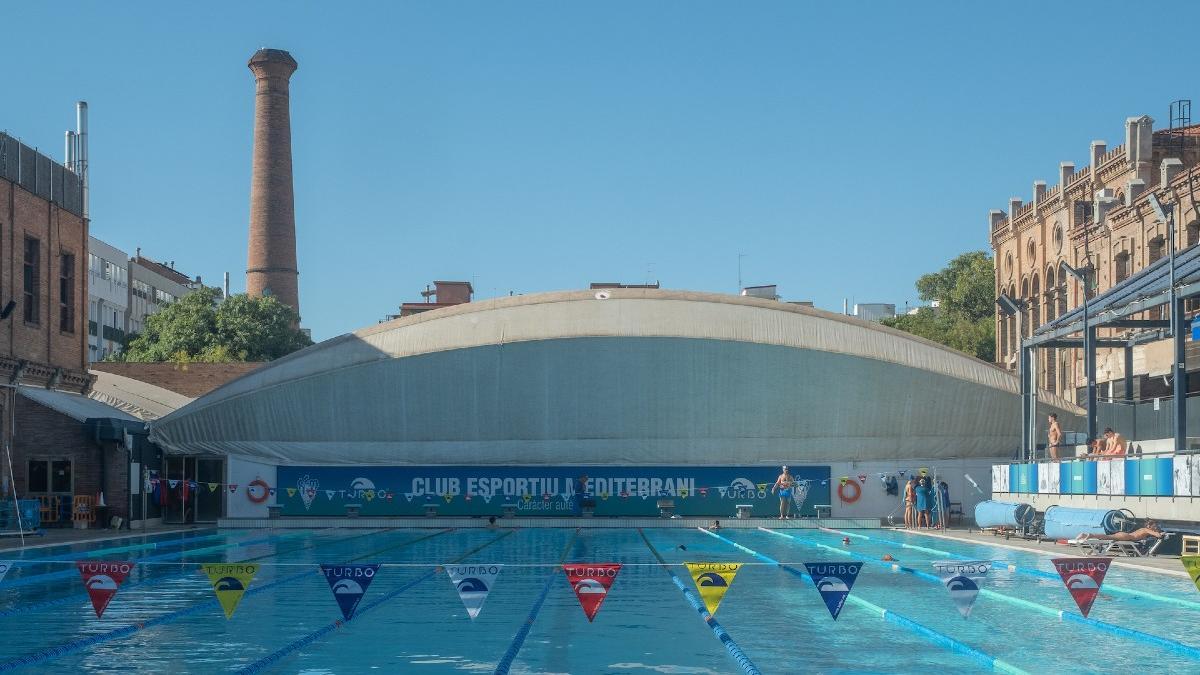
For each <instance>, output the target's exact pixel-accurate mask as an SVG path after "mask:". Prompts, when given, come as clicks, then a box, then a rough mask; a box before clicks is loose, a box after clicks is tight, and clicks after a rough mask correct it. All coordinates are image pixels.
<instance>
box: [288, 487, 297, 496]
mask: <svg viewBox="0 0 1200 675" xmlns="http://www.w3.org/2000/svg"><path fill="white" fill-rule="evenodd" d="M287 493H288V496H289V497H295V496H296V488H288V489H287Z"/></svg>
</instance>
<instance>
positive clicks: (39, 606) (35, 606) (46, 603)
mask: <svg viewBox="0 0 1200 675" xmlns="http://www.w3.org/2000/svg"><path fill="white" fill-rule="evenodd" d="M395 529H397V528H388V529H386V530H372V531H370V532H368V533H366V534H356V535H354V536H351V537H337V538H335V539H316V540H310V541H307V542H305V543H304V544H302V545H300V546H296V547H293V548H289V549H284V550H282V551H275V552H273V553H263V554H262V555H256V556H252V557H249V558H243V559H241V560H231V561H229V562H232V563H249V562H254V561H255V560H263V559H265V558H274V557H276V556H281V555H286V554H288V553H295V552H296V551H303V550H305V549H310V548H321V547H323V546H327V545H329V544H340V543H345V542H347V541H352V540H354V539H360V538H362V537H367V536H370V535H373V534H383V533H386V532H391V531H393V530H395ZM287 538H291V537H290V536H289V537H287ZM249 545H251V542H250V541H249V540H247V541H241V542H238V543H236V544H230V546H249ZM131 562H134V563H135V564H138V565H141V564H144V563H143V562H139V561H131ZM72 564H74V563H72ZM207 564H208V563H200V562H197V563H183V562H176V563H167V562H156V563H153V565H163V566H169V567H172V568H178V567H180V566H185V565H187V566H191V565H195V566H196V568H197V569H199V568H200V567H202V566H204V565H207ZM304 565H305V566H311V565H312V563H304ZM147 567H150V566H149V565H147ZM194 573H195V570H185V571H183V572H176V573H173V574H164V575H162V576H160V577H155V578H153V579H142V580H141V581H127V582H125V583H124V584H121V590H123V591H128V590H129V589H130V588H136V587H138V586H145V585H148V584H155V583H159V582H162V581H166V580H168V579H177V578H180V577H185V576H187V575H189V574H194ZM72 588H73V591H74V590H75V589H77V587H72ZM72 602H82V600H81V599H80V597H79V596H78V595H77V594H74V593H72V594H71V595H64V596H62V597H61V598H53V599H50V600H43V601H41V602H34V603H30V604H21V605H17V606H15V607H10V608H9V609H6V610H0V619H2V618H5V617H9V616H16V615H18V614H25V613H26V612H36V611H40V610H43V609H47V608H49V607H57V606H58V605H65V604H68V603H72Z"/></svg>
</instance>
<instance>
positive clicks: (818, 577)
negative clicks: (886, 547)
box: [804, 562, 863, 621]
mask: <svg viewBox="0 0 1200 675" xmlns="http://www.w3.org/2000/svg"><path fill="white" fill-rule="evenodd" d="M804 566H805V567H806V568H808V573H809V574H810V575H811V576H812V580H813V584H815V585H816V587H817V591H819V592H820V593H821V599H822V600H824V601H825V606H826V607H828V608H829V614H830V616H832V617H833V620H834V621H837V618H838V615H839V614H841V613H842V606H843V605H845V604H846V596H848V595H850V589H851V588H854V580H855V579H857V578H858V572H859V570H861V569H862V566H863V564H862V563H860V562H849V563H824V562H820V563H804Z"/></svg>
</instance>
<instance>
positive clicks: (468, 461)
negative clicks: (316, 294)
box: [151, 289, 1075, 466]
mask: <svg viewBox="0 0 1200 675" xmlns="http://www.w3.org/2000/svg"><path fill="white" fill-rule="evenodd" d="M1042 401H1043V405H1044V406H1047V407H1046V410H1058V411H1059V412H1060V413H1063V412H1068V411H1073V410H1075V408H1074V406H1071V405H1069V404H1067V403H1066V402H1064V401H1062V400H1061V399H1058V398H1057V397H1053V396H1050V395H1042ZM1068 414H1071V413H1068ZM1019 416H1020V412H1019V401H1018V395H1017V381H1016V378H1014V377H1012V376H1011V375H1009V374H1007V373H1005V372H1004V371H1002V370H1000V369H998V368H995V367H993V366H991V365H989V364H987V363H983V362H981V361H978V360H976V359H973V358H970V357H968V356H965V355H963V354H961V353H959V352H956V351H953V350H950V349H947V348H945V347H943V346H941V345H937V344H934V343H932V342H929V341H926V340H923V339H920V338H917V337H914V336H912V335H910V334H907V333H903V332H899V331H896V330H892V329H889V328H886V327H883V326H881V325H879V324H875V323H868V322H864V321H859V320H857V319H854V318H850V317H846V316H842V315H839V314H833V313H829V312H823V311H820V310H814V309H811V308H807V307H801V306H795V305H790V304H786V303H782V302H776V301H770V300H760V299H755V298H746V297H737V296H730V295H717V294H706V293H692V292H675V291H660V290H644V289H611V290H605V291H600V292H596V291H577V292H558V293H544V294H538V295H527V296H519V297H508V298H500V299H496V300H489V301H483V302H474V303H470V304H464V305H459V306H455V307H450V308H446V309H439V310H435V311H430V312H426V313H421V314H418V315H414V316H410V317H406V318H403V319H397V320H394V321H391V322H388V323H383V324H379V325H377V326H371V327H369V328H365V329H362V330H359V331H356V332H354V333H350V334H347V335H343V336H340V337H337V338H334V339H331V340H328V341H326V342H323V343H321V344H318V345H315V346H313V347H311V348H309V349H306V350H304V351H301V352H297V353H295V354H293V355H291V356H289V357H287V358H284V359H280V360H278V361H275V362H272V363H270V364H268V365H267V366H265V367H263V368H261V369H259V370H257V371H255V372H253V373H251V374H249V375H246V376H244V377H242V378H240V379H238V380H235V381H233V382H231V383H229V384H227V385H225V386H224V387H221V388H220V389H217V390H215V391H213V392H211V393H210V394H208V395H206V396H203V397H201V398H199V399H197V400H196V401H194V402H193V403H191V404H189V405H187V406H186V407H184V408H182V409H180V410H178V411H176V412H174V413H172V414H170V415H168V416H166V417H164V418H162V419H161V420H158V421H157V422H155V423H154V424H153V426H152V432H151V433H152V438H153V439H154V440H156V441H157V442H158V443H160V444H161V445H163V446H164V447H166V448H167V449H168V450H169V451H171V452H174V453H196V454H212V453H217V454H227V455H230V454H231V455H240V456H244V457H246V458H248V459H253V460H255V461H258V462H263V463H265V464H272V465H289V464H294V465H297V464H298V465H306V464H307V465H336V464H345V465H368V464H378V465H392V466H398V465H485V466H514V465H560V466H561V465H596V464H612V465H625V466H630V465H646V466H651V465H660V466H661V465H669V466H687V465H693V466H706V465H707V466H711V465H730V464H736V465H769V464H776V465H777V464H780V463H789V462H791V463H831V462H833V463H838V462H851V463H853V462H863V461H875V462H878V461H900V460H903V461H910V460H939V459H975V458H979V459H982V458H994V457H1009V456H1011V454H1012V452H1013V450H1014V449H1015V448H1016V447H1017V446H1018V445H1019V440H1018V435H1019V430H1020V424H1019Z"/></svg>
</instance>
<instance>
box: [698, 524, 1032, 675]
mask: <svg viewBox="0 0 1200 675" xmlns="http://www.w3.org/2000/svg"><path fill="white" fill-rule="evenodd" d="M696 529H697V530H699V531H701V532H703V533H704V534H707V535H708V536H710V537H713V538H715V539H720V540H721V541H723V542H725V543H726V544H729V545H730V546H733V547H734V548H736V549H738V550H740V551H743V552H745V553H749V554H750V555H752V556H754V557H755V558H758V559H759V560H762V561H764V562H768V563H773V564H775V565H777V566H778V567H779V568H780V569H782V570H784V571H785V572H788V573H789V574H791V575H793V576H796V577H799V578H801V579H804V580H806V581H808V582H809V583H811V582H812V577H811V576H809V575H808V574H807V573H805V572H801V571H800V570H798V569H796V568H795V567H792V566H791V565H786V564H784V563H781V562H778V561H776V560H775V559H774V558H771V557H769V556H766V555H764V554H762V553H759V552H758V551H755V550H753V549H750V548H747V547H745V546H742V545H741V544H739V543H737V542H736V541H733V540H732V539H726V538H725V537H722V536H721V535H719V534H717V533H715V532H710V531H708V530H706V529H704V528H703V527H698V528H696ZM846 602H850V603H854V604H856V605H858V606H860V607H863V608H866V609H869V610H871V611H872V612H874V613H876V614H878V615H879V617H880V618H881V619H883V620H884V621H887V622H888V623H893V624H896V625H897V626H903V627H904V628H907V629H909V630H911V631H912V632H913V633H916V634H917V635H919V636H921V637H923V638H925V639H926V640H928V641H930V642H932V643H933V644H935V645H937V646H939V647H943V648H945V649H948V650H950V651H952V652H955V653H958V654H962V655H963V656H966V657H968V658H970V659H972V660H974V661H975V662H977V663H979V664H981V665H983V666H986V667H988V668H991V669H992V670H994V671H996V672H1001V673H1014V674H1016V675H1029V673H1028V672H1027V671H1025V670H1022V669H1021V668H1018V667H1017V666H1014V665H1013V664H1011V663H1008V662H1007V661H1003V660H1001V659H998V658H996V657H994V656H992V655H991V654H988V653H986V652H984V651H981V650H979V649H976V648H974V647H972V646H970V645H968V644H966V643H964V642H960V641H958V640H956V639H954V638H952V637H950V636H949V635H946V634H945V633H941V632H938V631H936V630H934V629H932V628H929V627H928V626H925V625H923V624H920V623H918V622H916V621H913V620H912V619H910V618H908V617H906V616H904V615H902V614H897V613H895V612H893V611H892V610H890V609H885V608H883V607H880V606H879V605H876V604H875V603H873V602H868V601H867V600H864V599H863V598H861V597H859V596H857V595H854V594H850V595H848V596H846Z"/></svg>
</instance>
